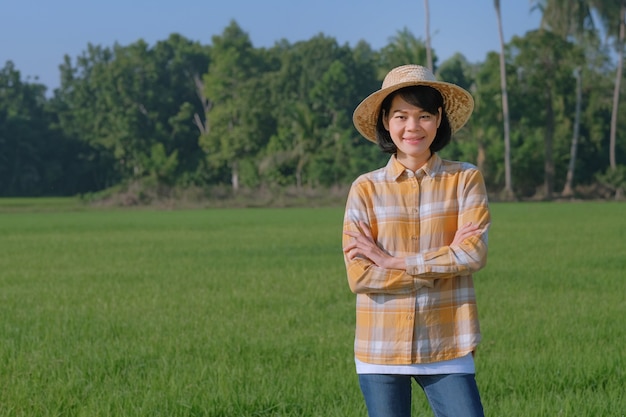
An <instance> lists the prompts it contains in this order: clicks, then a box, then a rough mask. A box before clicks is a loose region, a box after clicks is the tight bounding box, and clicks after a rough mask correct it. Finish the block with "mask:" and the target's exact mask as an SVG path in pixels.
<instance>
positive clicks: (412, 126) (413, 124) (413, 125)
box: [406, 117, 421, 131]
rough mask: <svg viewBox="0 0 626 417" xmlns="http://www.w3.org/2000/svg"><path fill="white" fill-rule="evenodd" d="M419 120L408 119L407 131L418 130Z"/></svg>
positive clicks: (414, 118)
mask: <svg viewBox="0 0 626 417" xmlns="http://www.w3.org/2000/svg"><path fill="white" fill-rule="evenodd" d="M420 127H421V126H420V123H419V118H418V117H409V118H408V119H407V122H406V128H407V130H411V131H414V130H418V129H419V128H420Z"/></svg>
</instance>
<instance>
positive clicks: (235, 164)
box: [230, 161, 239, 193]
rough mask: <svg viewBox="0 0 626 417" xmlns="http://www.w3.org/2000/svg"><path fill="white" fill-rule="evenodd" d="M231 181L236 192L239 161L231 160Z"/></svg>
mask: <svg viewBox="0 0 626 417" xmlns="http://www.w3.org/2000/svg"><path fill="white" fill-rule="evenodd" d="M230 179H231V183H232V186H233V191H234V192H235V193H236V192H237V191H239V162H237V161H233V162H232V165H231V177H230Z"/></svg>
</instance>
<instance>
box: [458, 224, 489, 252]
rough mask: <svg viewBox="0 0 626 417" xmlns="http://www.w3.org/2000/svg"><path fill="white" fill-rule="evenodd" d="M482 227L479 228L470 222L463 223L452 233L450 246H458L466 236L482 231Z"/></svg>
mask: <svg viewBox="0 0 626 417" xmlns="http://www.w3.org/2000/svg"><path fill="white" fill-rule="evenodd" d="M483 230H484V229H479V228H478V226H477V225H475V224H473V223H472V222H469V223H465V224H464V225H463V226H461V228H460V229H459V230H457V231H456V233H455V234H454V240H453V241H452V243H451V244H450V246H455V245H456V246H458V245H460V244H461V243H463V241H464V240H465V239H467V238H468V237H472V236H476V235H479V234H481V233H482V232H483Z"/></svg>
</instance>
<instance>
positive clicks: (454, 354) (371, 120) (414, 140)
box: [343, 65, 490, 417]
mask: <svg viewBox="0 0 626 417" xmlns="http://www.w3.org/2000/svg"><path fill="white" fill-rule="evenodd" d="M473 107H474V100H473V99H472V96H471V95H470V94H469V93H468V92H467V91H465V90H464V89H462V88H461V87H458V86H456V85H454V84H449V83H445V82H440V81H437V80H436V79H435V77H434V76H433V74H432V73H431V72H430V71H429V70H428V69H426V68H424V67H421V66H417V65H404V66H401V67H398V68H394V69H392V70H391V71H390V72H389V73H388V74H387V76H386V77H385V79H384V81H383V84H382V88H381V89H380V90H378V91H376V92H375V93H373V94H371V95H370V96H368V97H367V98H366V99H365V100H363V101H362V102H361V103H360V104H359V106H357V108H356V110H355V112H354V116H353V121H354V125H355V127H356V128H357V130H358V131H359V132H360V133H361V134H362V135H363V136H364V137H365V138H366V139H368V140H370V141H372V142H375V143H378V145H379V146H380V148H381V149H382V150H383V151H385V152H388V153H390V154H391V158H390V159H389V162H388V163H387V165H386V166H385V167H384V168H381V169H378V170H375V171H372V172H369V173H367V174H364V175H362V176H360V177H359V178H358V179H357V180H356V181H355V182H354V183H353V184H352V187H351V189H350V194H349V196H348V200H347V203H346V212H345V219H344V239H343V251H344V258H345V262H346V269H347V274H348V282H349V285H350V289H351V290H352V291H353V292H354V293H356V332H355V333H356V334H355V343H354V349H355V362H356V369H357V373H358V375H359V384H360V386H361V391H362V392H363V396H364V398H365V403H366V406H367V410H368V414H369V416H370V417H380V416H385V417H391V416H394V417H395V416H404V417H407V416H410V414H411V380H412V379H414V380H415V381H417V383H418V384H419V385H420V386H421V387H422V389H423V390H424V392H425V394H426V397H427V399H428V401H429V404H430V406H431V408H432V410H433V412H434V414H435V416H454V417H459V416H482V415H483V408H482V404H481V400H480V395H479V392H478V388H477V385H476V380H475V378H474V373H475V368H474V358H473V353H474V350H475V349H476V347H477V345H478V343H479V341H480V329H479V323H478V315H477V310H476V299H475V294H474V286H473V280H472V273H474V272H476V271H478V270H479V269H481V268H482V267H484V266H485V263H486V259H487V229H488V226H489V223H490V214H489V207H488V203H487V193H486V190H485V185H484V181H483V178H482V175H481V173H480V172H479V171H478V170H477V169H476V167H475V166H473V165H471V164H468V163H462V162H451V161H446V160H442V159H441V158H440V157H439V156H438V155H437V153H436V152H437V151H439V150H441V149H442V148H444V147H445V146H446V145H447V144H448V143H449V142H450V139H451V135H452V133H455V132H456V131H458V130H459V129H460V128H461V127H462V126H463V125H464V124H465V123H466V122H467V120H468V119H469V117H470V115H471V113H472V110H473Z"/></svg>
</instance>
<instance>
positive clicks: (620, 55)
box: [609, 2, 626, 169]
mask: <svg viewBox="0 0 626 417" xmlns="http://www.w3.org/2000/svg"><path fill="white" fill-rule="evenodd" d="M625 13H626V10H625V7H624V3H623V2H622V5H621V7H620V12H619V40H618V42H617V75H616V76H615V88H614V90H613V109H612V111H611V134H610V139H609V163H610V167H611V169H616V168H617V161H616V159H615V142H616V136H617V110H618V106H619V93H620V85H621V81H622V72H623V66H624V31H625V27H624V14H625Z"/></svg>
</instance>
